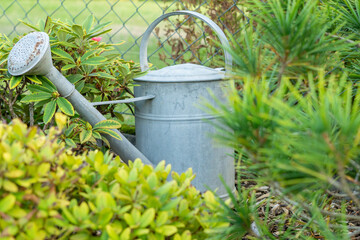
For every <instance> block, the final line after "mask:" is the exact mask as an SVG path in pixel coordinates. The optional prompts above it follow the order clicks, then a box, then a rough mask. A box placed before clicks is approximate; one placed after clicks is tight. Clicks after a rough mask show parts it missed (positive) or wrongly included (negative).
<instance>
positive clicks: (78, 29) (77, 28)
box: [71, 24, 84, 38]
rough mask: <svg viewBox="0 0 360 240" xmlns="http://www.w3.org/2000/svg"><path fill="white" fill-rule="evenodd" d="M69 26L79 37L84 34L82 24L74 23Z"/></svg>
mask: <svg viewBox="0 0 360 240" xmlns="http://www.w3.org/2000/svg"><path fill="white" fill-rule="evenodd" d="M71 28H72V30H73V31H74V32H75V34H76V35H78V36H79V37H80V38H82V37H83V36H84V30H83V28H82V26H80V25H77V24H75V25H72V26H71Z"/></svg>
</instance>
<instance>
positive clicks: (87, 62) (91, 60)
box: [81, 57, 106, 65]
mask: <svg viewBox="0 0 360 240" xmlns="http://www.w3.org/2000/svg"><path fill="white" fill-rule="evenodd" d="M105 61H106V58H105V57H92V58H88V59H86V60H85V61H83V62H81V64H83V65H99V64H101V63H102V62H105Z"/></svg>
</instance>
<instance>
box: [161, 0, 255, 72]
mask: <svg viewBox="0 0 360 240" xmlns="http://www.w3.org/2000/svg"><path fill="white" fill-rule="evenodd" d="M176 8H177V9H179V10H185V9H186V10H192V11H196V12H199V13H202V14H204V15H206V16H208V17H209V18H210V19H212V20H213V21H214V22H215V23H217V25H218V26H219V27H220V28H221V29H222V30H223V31H227V32H229V33H231V34H233V35H235V36H238V34H239V30H240V25H242V24H244V23H246V22H247V21H248V20H247V18H246V17H245V16H244V15H243V14H242V12H241V10H240V9H241V8H242V7H241V6H239V4H236V1H233V0H211V1H199V0H183V1H181V2H176ZM155 30H156V31H155V33H156V34H157V36H158V38H159V44H160V46H159V47H161V46H164V48H166V49H168V50H167V51H168V53H170V54H171V56H167V55H166V54H165V53H164V52H163V51H161V52H160V53H159V58H160V60H161V61H163V62H165V63H168V64H172V63H173V62H177V63H189V62H190V63H197V64H198V63H199V62H200V63H202V64H205V65H210V66H215V65H218V61H219V60H220V59H221V58H219V57H217V56H218V55H221V54H222V50H221V48H219V47H218V46H217V44H216V43H217V42H218V41H219V40H218V37H217V36H216V35H215V33H214V31H213V30H212V29H211V28H210V27H209V26H208V25H207V24H206V23H204V22H202V21H199V20H197V19H195V18H190V19H188V20H184V17H182V16H180V17H172V18H171V19H169V21H168V22H167V24H166V25H165V26H164V28H163V29H161V31H160V28H156V29H155ZM160 33H161V34H163V33H164V35H165V41H166V43H162V42H161V41H163V39H162V36H161V35H160ZM169 57H170V58H171V59H172V60H173V61H169ZM214 57H215V58H214Z"/></svg>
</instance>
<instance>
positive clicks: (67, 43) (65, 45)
mask: <svg viewBox="0 0 360 240" xmlns="http://www.w3.org/2000/svg"><path fill="white" fill-rule="evenodd" d="M55 44H58V45H61V46H64V47H70V48H78V46H76V45H75V44H73V43H69V42H63V41H61V42H56V43H55ZM55 44H54V45H55Z"/></svg>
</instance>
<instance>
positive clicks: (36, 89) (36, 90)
mask: <svg viewBox="0 0 360 240" xmlns="http://www.w3.org/2000/svg"><path fill="white" fill-rule="evenodd" d="M26 87H27V89H29V90H30V91H31V92H32V93H39V92H47V93H50V94H51V93H53V92H55V91H54V90H53V89H49V88H47V87H45V86H44V85H37V84H30V85H28V86H26Z"/></svg>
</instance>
